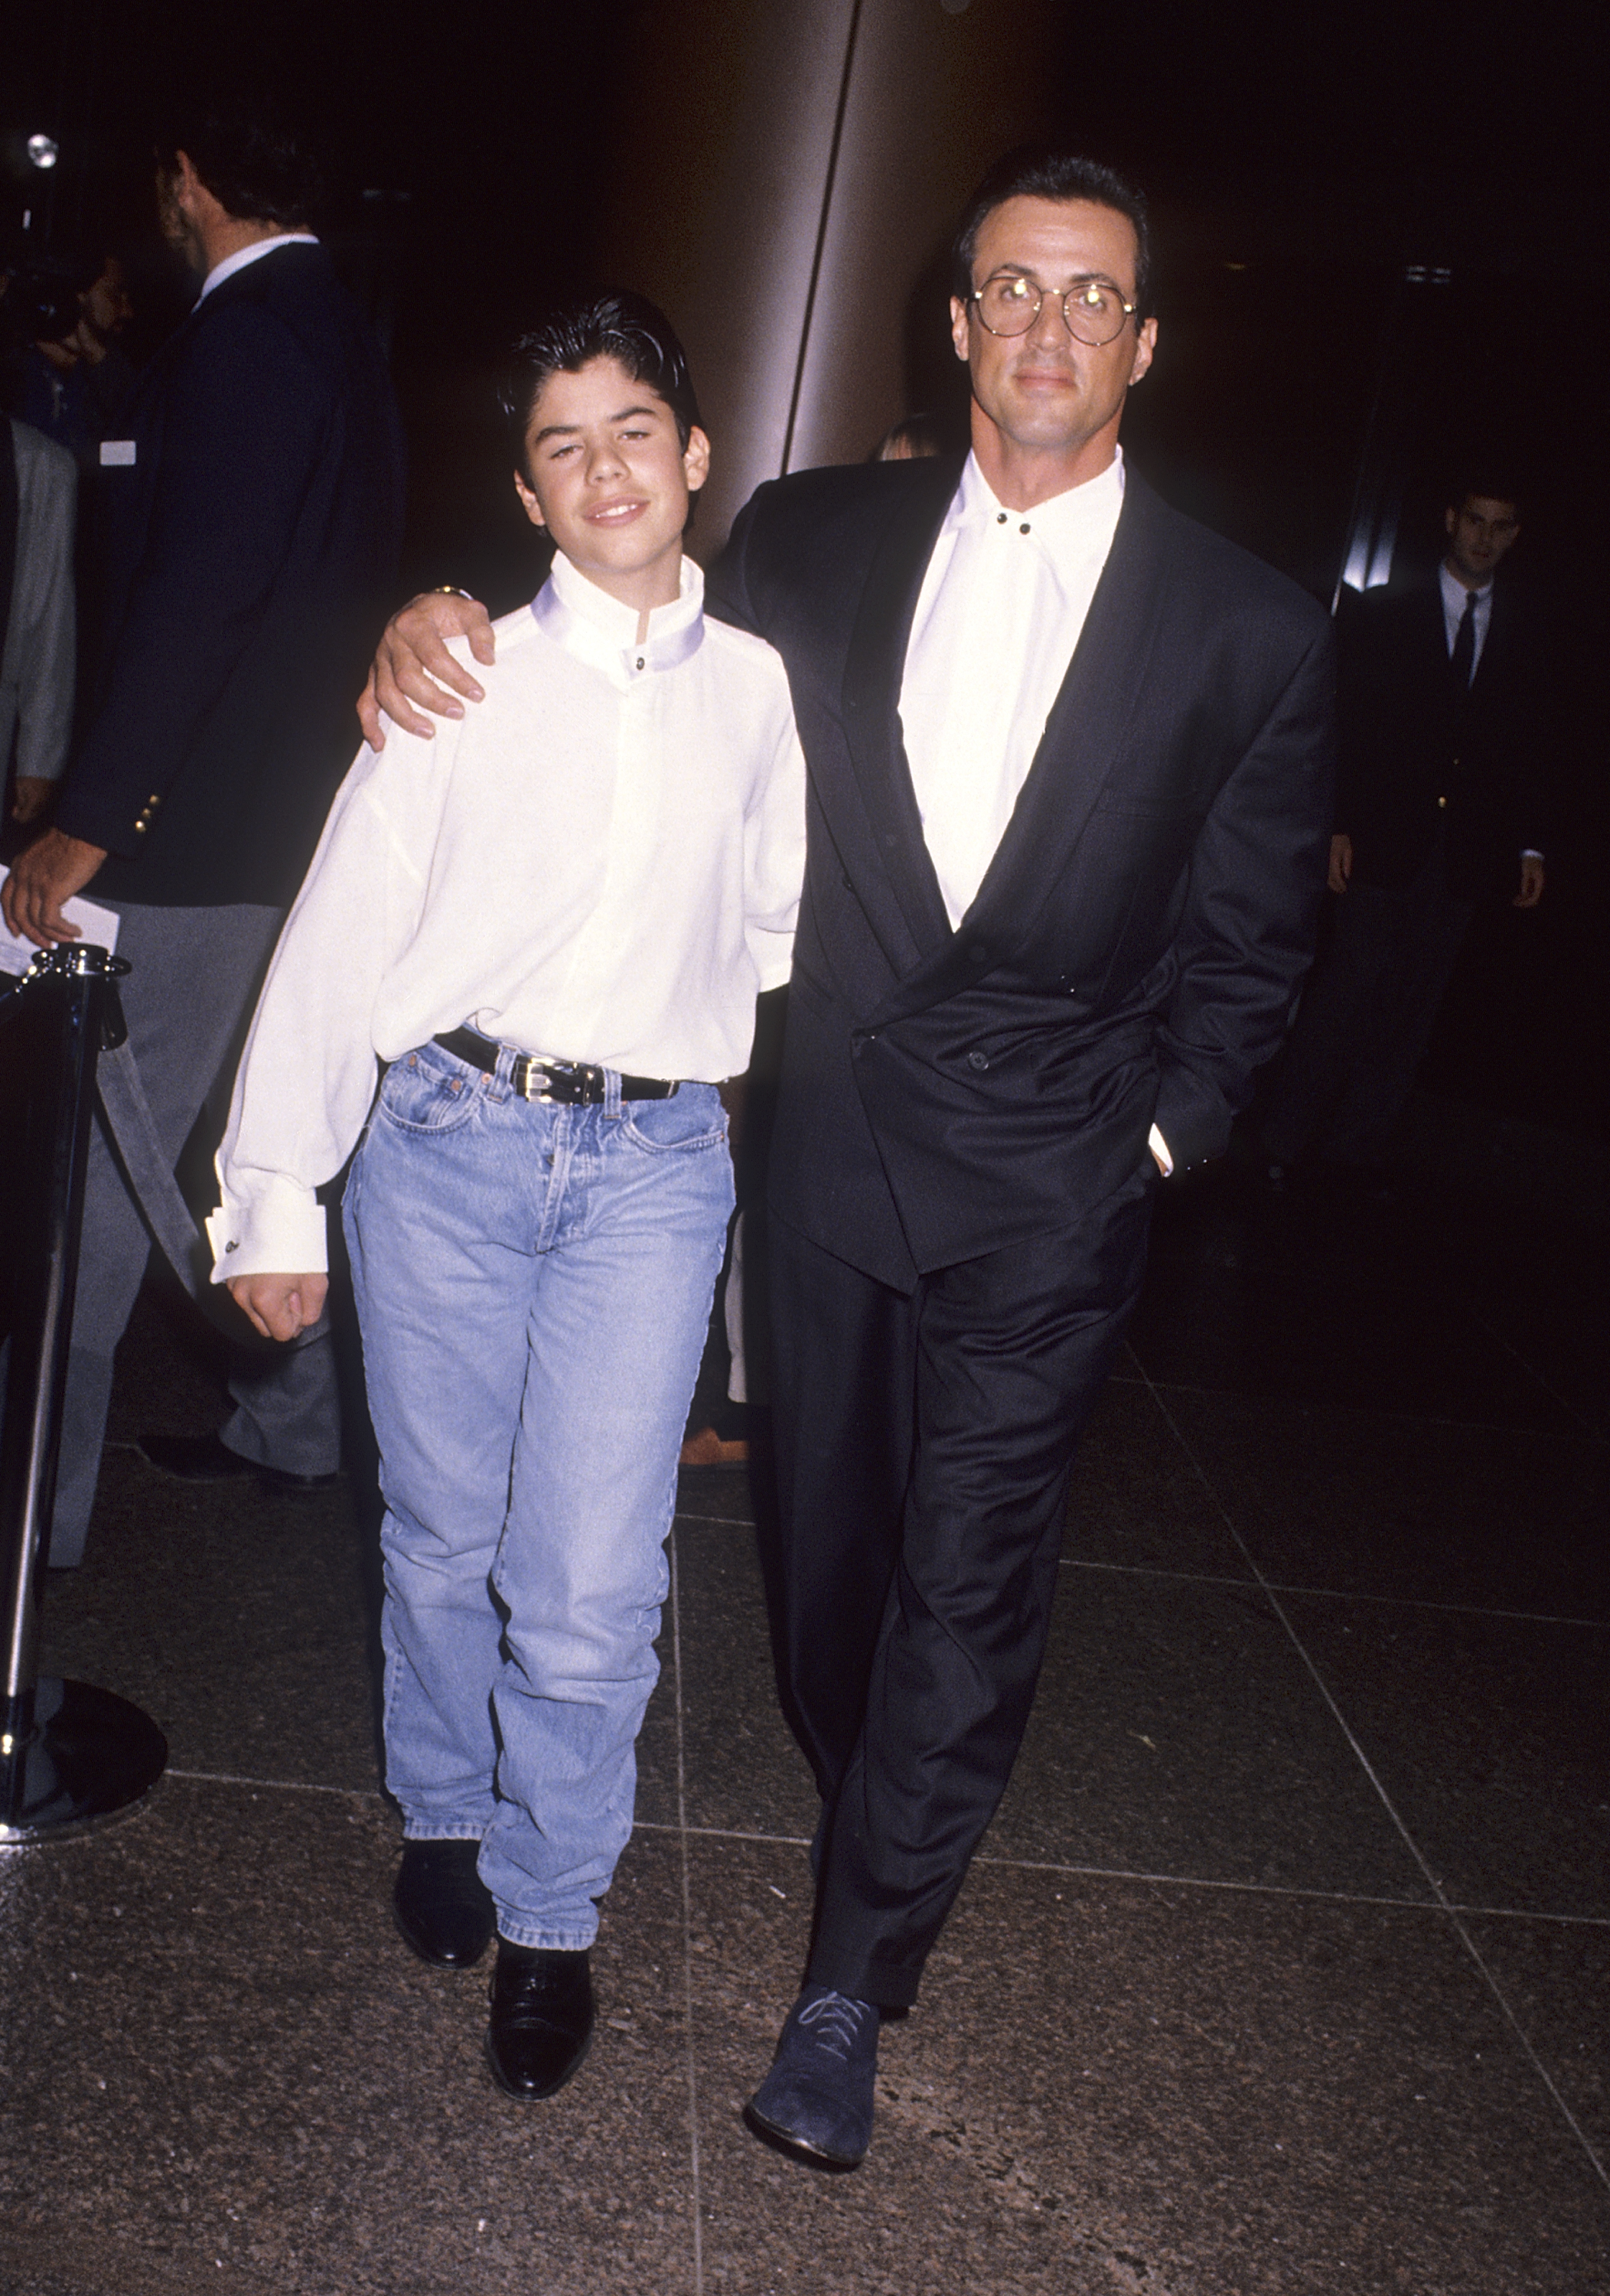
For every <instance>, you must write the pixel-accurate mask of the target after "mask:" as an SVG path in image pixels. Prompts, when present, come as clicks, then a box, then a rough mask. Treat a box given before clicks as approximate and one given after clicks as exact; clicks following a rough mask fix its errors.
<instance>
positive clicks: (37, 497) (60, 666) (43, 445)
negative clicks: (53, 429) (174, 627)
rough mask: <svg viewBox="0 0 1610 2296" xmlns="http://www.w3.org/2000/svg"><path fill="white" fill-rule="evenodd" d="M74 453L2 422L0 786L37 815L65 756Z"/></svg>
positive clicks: (21, 810) (71, 657)
mask: <svg viewBox="0 0 1610 2296" xmlns="http://www.w3.org/2000/svg"><path fill="white" fill-rule="evenodd" d="M77 498H78V468H77V465H76V464H75V463H74V462H73V458H72V456H71V455H69V453H68V452H67V450H66V448H65V447H58V446H56V445H55V444H53V441H52V440H50V439H45V438H42V437H41V436H40V434H39V432H38V431H37V430H31V429H30V428H29V425H28V424H27V423H26V422H17V421H16V420H14V419H12V420H11V421H9V422H4V423H3V424H0V786H4V785H5V782H6V775H7V772H8V770H9V771H11V772H12V773H13V774H14V780H13V782H12V784H11V786H12V791H13V795H12V819H13V820H14V821H16V822H18V823H19V824H27V823H31V822H35V821H37V820H38V819H39V818H40V817H41V816H42V815H43V814H44V812H45V808H46V807H47V805H48V804H49V802H50V799H51V794H52V791H53V789H54V787H55V784H56V783H57V782H58V780H59V779H60V778H61V770H62V767H64V766H65V765H66V763H67V745H68V740H69V736H70V734H71V732H72V722H73V678H74V663H75V660H76V652H77V628H76V619H75V611H74V603H73V525H74V519H75V515H76V504H77Z"/></svg>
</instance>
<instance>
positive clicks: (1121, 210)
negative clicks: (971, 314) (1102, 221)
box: [951, 143, 1152, 326]
mask: <svg viewBox="0 0 1610 2296" xmlns="http://www.w3.org/2000/svg"><path fill="white" fill-rule="evenodd" d="M1008 200H1090V201H1092V202H1093V203H1094V204H1095V205H1096V206H1097V207H1100V208H1112V209H1116V212H1117V213H1118V214H1119V215H1121V216H1127V217H1128V218H1129V220H1130V222H1131V223H1132V225H1134V227H1135V324H1136V325H1137V326H1139V325H1140V322H1141V320H1142V319H1148V318H1149V317H1150V316H1151V289H1152V277H1151V270H1152V265H1151V234H1150V232H1149V230H1148V225H1147V219H1146V201H1145V198H1144V196H1143V195H1142V194H1141V193H1140V192H1138V191H1136V189H1135V188H1134V186H1133V184H1126V183H1125V182H1124V178H1123V176H1120V175H1119V174H1118V173H1117V172H1116V169H1114V168H1108V167H1105V166H1104V165H1103V164H1102V162H1101V161H1100V160H1085V159H1082V158H1081V157H1080V155H1079V154H1078V153H1077V152H1064V151H1061V150H1059V149H1058V146H1057V145H1056V144H1054V143H1020V144H1019V145H1018V146H1017V150H1016V151H1015V152H1008V153H1007V154H1006V156H1005V158H1004V159H1001V160H996V162H995V164H994V166H993V168H991V169H990V171H989V173H988V175H987V176H985V179H984V181H983V182H982V183H981V184H979V186H978V188H977V191H976V192H975V193H973V196H972V198H971V199H970V200H969V201H968V203H967V206H966V207H965V208H964V209H962V211H961V220H960V223H959V224H958V225H957V226H956V237H955V242H954V244H953V247H952V265H951V291H952V294H953V295H955V296H956V297H958V298H959V299H960V301H962V302H964V303H965V302H966V301H967V299H968V296H969V295H970V294H971V293H972V291H973V258H974V257H975V256H976V255H977V252H978V234H979V233H980V232H981V231H982V230H983V228H984V223H985V217H986V216H989V215H991V214H993V211H994V210H995V209H996V208H998V207H1001V206H1004V204H1005V202H1006V201H1008Z"/></svg>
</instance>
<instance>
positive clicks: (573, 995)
mask: <svg viewBox="0 0 1610 2296" xmlns="http://www.w3.org/2000/svg"><path fill="white" fill-rule="evenodd" d="M703 600H704V579H703V577H702V575H701V574H700V572H699V569H698V567H697V566H696V565H694V564H693V563H692V562H691V561H690V560H687V559H684V560H683V562H682V594H681V596H680V597H679V598H678V599H677V601H676V603H674V604H673V605H668V606H661V607H658V608H657V609H656V610H655V611H654V612H653V613H652V614H651V615H650V618H649V628H648V634H647V635H646V637H645V638H644V639H643V640H642V643H641V644H640V643H639V642H638V640H637V627H638V615H637V611H636V610H635V609H634V608H631V607H626V606H623V605H621V604H619V603H617V601H616V600H615V599H613V598H611V597H609V595H608V594H607V593H605V592H604V591H602V590H600V589H599V588H597V587H596V586H595V585H593V583H591V582H589V581H587V580H586V579H585V578H584V576H582V575H580V574H578V573H577V572H576V570H575V569H574V568H573V567H572V566H571V565H570V564H569V563H568V561H567V560H565V559H563V558H559V559H556V560H555V562H554V568H553V573H552V577H551V578H550V579H549V581H548V582H547V583H546V584H545V585H544V586H543V589H542V590H541V591H540V592H539V594H538V595H537V597H536V599H535V602H534V603H533V604H532V605H530V606H528V607H523V608H521V610H520V611H519V612H518V613H514V614H510V615H506V616H505V617H504V618H503V620H501V621H500V622H499V623H498V624H497V626H496V628H497V660H496V662H495V664H494V666H493V667H492V668H487V669H483V668H479V667H477V668H476V675H477V676H478V678H479V679H480V681H481V683H482V685H484V687H485V689H486V700H485V701H484V702H481V703H479V704H472V705H470V707H469V708H468V709H466V711H465V714H464V716H463V717H462V719H459V720H443V721H442V722H441V724H440V726H439V728H438V731H437V734H436V736H435V738H434V740H422V739H421V738H419V737H418V736H415V735H413V734H406V733H404V732H403V731H402V730H401V729H400V728H399V727H395V726H388V733H387V742H386V747H385V749H384V750H380V751H379V752H376V751H374V750H370V749H368V748H364V750H360V751H359V753H358V757H357V760H356V764H355V765H354V766H353V767H352V769H351V771H350V772H349V773H348V775H347V778H346V780H345V781H344V782H343V783H342V785H341V787H340V789H339V791H338V792H337V795H336V799H335V803H334V805H333V807H332V808H331V814H330V818H329V821H328V823H327V824H326V825H325V829H324V833H323V837H322V839H321V840H320V842H319V848H318V851H317V852H316V854H315V857H314V860H313V865H312V867H311V868H310V869H309V871H308V873H307V878H306V883H305V884H304V885H303V887H302V890H301V892H300V893H299V895H298V898H297V901H296V905H295V906H294V907H293V908H292V910H291V912H290V917H289V918H288V919H287V921H286V925H285V930H284V931H283V933H282V935H281V938H280V942H279V946H278V947H277V948H276V950H275V952H274V960H273V963H272V964H271V965H270V966H269V970H268V976H267V979H266V982H265V984H264V988H263V994H262V996H261V998H260V1000H259V1002H258V1005H257V1013H256V1016H255V1018H254V1020H253V1021H252V1026H251V1033H250V1035H249V1037H248V1040H247V1046H246V1052H245V1056H244V1058H243V1059H242V1062H241V1070H240V1074H239V1076H238V1077H237V1078H236V1080H235V1089H234V1099H233V1105H232V1107H231V1110H230V1118H229V1126H228V1129H227V1131H226V1132H225V1137H224V1142H223V1145H222V1147H221V1148H220V1150H219V1152H218V1177H219V1181H220V1185H221V1187H222V1191H223V1201H222V1203H221V1205H220V1207H219V1209H218V1210H217V1211H216V1212H215V1213H214V1214H213V1216H212V1218H211V1219H210V1220H209V1221H208V1235H209V1237H210V1239H211V1242H212V1244H213V1249H214V1252H215V1254H216V1266H215V1268H214V1281H215V1282H221V1281H223V1280H224V1279H225V1277H227V1276H231V1275H253V1274H268V1273H276V1274H300V1273H303V1272H316V1271H317V1270H319V1269H321V1268H323V1267H324V1266H325V1264H326V1262H325V1234H324V1217H323V1211H322V1210H321V1209H320V1207H319V1206H318V1204H317V1202H316V1201H315V1194H314V1191H315V1188H317V1187H318V1186H319V1185H322V1184H323V1182H324V1181H326V1180H329V1179H331V1178H332V1177H334V1175H335V1174H336V1173H337V1172H339V1169H340V1168H341V1166H342V1165H343V1164H344V1163H345V1162H346V1160H347V1157H348V1156H349V1155H350V1154H351V1152H352V1150H353V1148H354V1147H355V1146H356V1142H357V1139H358V1136H359V1134H360V1132H361V1131H362V1129H363V1126H364V1119H365V1118H366V1117H367V1115H368V1113H369V1109H370V1105H371V1103H372V1100H373V1097H374V1088H375V1078H376V1066H375V1064H376V1061H377V1059H378V1060H380V1061H393V1060H396V1058H397V1057H398V1056H399V1054H403V1053H405V1052H407V1051H408V1050H410V1048H411V1047H413V1046H416V1045H421V1044H423V1043H424V1042H426V1040H427V1039H428V1038H429V1037H433V1036H437V1035H438V1034H441V1033H443V1032H444V1031H446V1030H449V1029H456V1028H459V1027H461V1026H462V1025H463V1024H464V1023H465V1022H468V1023H469V1025H470V1027H471V1028H473V1029H478V1030H479V1032H480V1033H481V1034H482V1035H483V1036H486V1037H492V1038H494V1039H496V1040H498V1041H500V1042H502V1043H504V1044H510V1045H513V1046H517V1047H518V1048H519V1050H520V1051H522V1052H527V1053H537V1054H543V1055H545V1056H547V1057H548V1058H551V1059H556V1060H566V1061H588V1062H595V1063H597V1064H598V1065H599V1066H600V1067H603V1068H610V1069H617V1070H622V1071H624V1072H625V1073H628V1074H632V1075H637V1076H651V1077H675V1078H699V1079H702V1080H704V1081H706V1082H711V1083H714V1082H716V1081H718V1080H719V1079H721V1078H723V1077H728V1076H732V1075H736V1074H737V1073H739V1072H740V1070H742V1069H743V1068H744V1067H745V1066H746V1065H747V1064H748V1056H749V1046H750V1039H751V1037H752V1034H753V1028H754V1016H755V998H756V994H757V993H758V992H759V991H760V990H763V989H767V988H779V987H780V986H781V984H782V982H783V981H784V980H787V978H788V972H789V959H790V955H791V952H792V947H793V934H794V922H795V917H796V914H797V909H798V904H799V890H800V882H801V878H802V875H803V872H804V865H805V761H804V758H803V756H802V755H801V752H800V748H799V742H798V738H797V734H796V733H795V730H794V718H793V711H792V708H791V705H790V702H789V689H788V679H787V676H786V673H785V672H784V669H783V667H782V663H781V661H780V658H779V657H778V655H777V654H776V653H775V652H773V651H772V648H771V647H770V646H768V645H766V644H764V642H763V641H762V640H760V639H758V638H756V637H752V636H750V635H748V634H747V633H745V632H743V631H740V630H734V629H729V628H728V627H726V626H725V625H724V624H723V623H720V622H715V621H707V619H705V616H704V611H703ZM463 658H464V659H466V660H468V656H467V654H466V655H464V657H463Z"/></svg>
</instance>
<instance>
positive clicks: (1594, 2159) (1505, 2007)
mask: <svg viewBox="0 0 1610 2296" xmlns="http://www.w3.org/2000/svg"><path fill="white" fill-rule="evenodd" d="M1450 1911H1451V1913H1452V1908H1450ZM1452 1920H1453V1927H1454V1930H1455V1932H1456V1934H1457V1935H1458V1937H1459V1942H1460V1943H1461V1944H1462V1945H1463V1947H1464V1948H1465V1951H1466V1952H1467V1954H1468V1955H1469V1956H1470V1958H1471V1960H1472V1961H1473V1962H1474V1963H1475V1966H1476V1968H1477V1970H1478V1971H1479V1972H1480V1973H1481V1975H1482V1978H1483V1980H1484V1982H1485V1984H1486V1987H1487V1989H1488V1991H1489V1992H1490V1993H1491V1996H1492V1997H1493V1999H1494V2001H1496V2002H1497V2004H1498V2007H1499V2013H1500V2016H1501V2017H1502V2018H1503V2020H1504V2022H1505V2023H1506V2024H1507V2025H1508V2028H1509V2030H1510V2031H1511V2032H1512V2033H1513V2034H1514V2036H1515V2038H1516V2041H1517V2042H1518V2043H1519V2045H1520V2047H1521V2049H1522V2051H1523V2053H1524V2055H1525V2056H1526V2058H1527V2059H1528V2061H1529V2062H1530V2063H1531V2066H1532V2071H1533V2072H1534V2073H1535V2074H1536V2075H1537V2077H1538V2079H1539V2080H1540V2081H1541V2083H1542V2085H1543V2087H1545V2088H1546V2089H1547V2090H1548V2092H1549V2095H1550V2096H1551V2097H1552V2098H1553V2099H1554V2102H1555V2103H1556V2104H1557V2106H1558V2108H1559V2111H1560V2113H1561V2115H1562V2116H1563V2118H1564V2120H1565V2125H1566V2127H1567V2128H1569V2129H1570V2131H1571V2133H1572V2135H1573V2136H1574V2137H1575V2139H1576V2141H1577V2143H1578V2144H1580V2145H1581V2148H1582V2151H1583V2152H1584V2153H1586V2154H1587V2156H1588V2159H1589V2161H1590V2163H1591V2164H1592V2167H1593V2169H1594V2171H1595V2173H1596V2174H1597V2176H1598V2180H1599V2182H1600V2184H1601V2185H1604V2186H1605V2189H1606V2192H1610V2162H1607V2161H1606V2160H1605V2158H1604V2156H1603V2155H1602V2154H1601V2153H1599V2152H1598V2148H1597V2147H1596V2146H1595V2144H1594V2143H1593V2141H1592V2139H1591V2138H1590V2136H1589V2135H1588V2132H1587V2130H1586V2129H1585V2128H1583V2127H1582V2125H1581V2121H1580V2120H1578V2119H1577V2117H1576V2115H1575V2113H1574V2112H1572V2110H1571V2107H1570V2106H1569V2105H1568V2104H1567V2103H1566V2102H1565V2096H1564V2095H1563V2094H1562V2093H1561V2091H1560V2089H1559V2087H1558V2086H1557V2083H1556V2081H1555V2079H1554V2076H1553V2075H1552V2074H1551V2073H1550V2071H1549V2068H1548V2066H1547V2065H1546V2064H1545V2063H1544V2062H1543V2061H1542V2059H1541V2057H1540V2056H1539V2054H1538V2053H1537V2051H1536V2049H1535V2048H1533V2046H1532V2038H1531V2036H1530V2035H1529V2034H1528V2033H1527V2031H1526V2030H1525V2028H1524V2025H1523V2024H1522V2023H1521V2021H1520V2019H1519V2018H1518V2017H1517V2016H1516V2013H1515V2011H1514V2010H1513V2009H1512V2008H1511V2007H1510V2005H1509V1999H1508V1995H1507V1994H1506V1993H1505V1991H1504V1989H1503V1987H1502V1986H1501V1985H1500V1983H1499V1981H1498V1979H1497V1978H1496V1977H1495V1976H1494V1975H1493V1973H1492V1972H1491V1969H1489V1968H1488V1966H1487V1964H1486V1962H1485V1960H1484V1959H1483V1956H1482V1953H1481V1950H1480V1948H1478V1946H1477V1944H1476V1942H1475V1939H1474V1938H1473V1937H1472V1936H1471V1934H1470V1931H1468V1930H1467V1928H1466V1926H1465V1923H1464V1922H1463V1921H1462V1920H1461V1919H1460V1917H1459V1915H1458V1914H1457V1913H1452Z"/></svg>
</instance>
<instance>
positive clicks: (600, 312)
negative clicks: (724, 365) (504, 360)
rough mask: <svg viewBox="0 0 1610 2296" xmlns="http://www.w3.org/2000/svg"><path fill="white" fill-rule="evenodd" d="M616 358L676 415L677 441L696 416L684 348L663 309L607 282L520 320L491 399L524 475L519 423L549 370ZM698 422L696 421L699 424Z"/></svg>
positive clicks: (527, 416) (571, 370)
mask: <svg viewBox="0 0 1610 2296" xmlns="http://www.w3.org/2000/svg"><path fill="white" fill-rule="evenodd" d="M598 358H612V359H618V360H619V362H620V364H621V365H622V366H624V367H625V370H626V373H628V374H629V375H630V376H631V377H632V379H633V381H634V382H642V383H646V384H647V385H648V387H649V389H650V390H651V391H653V392H654V394H655V396H656V397H657V398H663V399H664V400H665V402H666V406H668V407H669V408H670V410H671V412H672V414H674V416H675V418H676V431H677V436H678V437H679V438H680V439H681V440H682V445H683V447H686V446H687V443H688V436H689V433H690V432H691V430H692V429H693V427H694V425H695V424H696V423H699V401H698V399H697V398H695V397H694V396H693V380H692V377H691V375H690V374H689V373H688V357H687V353H686V352H685V351H684V350H683V349H682V344H681V343H680V342H679V340H677V334H676V330H675V328H674V326H673V325H672V324H671V322H670V320H669V319H667V318H666V315H665V313H664V312H663V311H661V310H658V309H657V308H656V307H655V306H654V305H653V304H652V303H650V300H649V299H648V297H647V296H646V295H634V294H633V292H632V291H631V290H630V288H625V287H612V288H609V289H606V290H605V291H603V292H601V293H599V294H594V295H590V296H588V297H586V298H585V299H582V300H579V301H576V302H573V303H556V304H554V305H553V306H552V308H551V309H549V310H547V311H544V312H543V314H542V316H540V318H538V320H537V321H536V323H535V325H534V326H530V327H527V329H526V331H525V332H524V333H523V334H522V335H521V336H520V338H519V341H518V342H517V343H516V344H515V345H514V348H513V349H512V350H511V352H510V354H509V360H508V365H507V366H506V368H505V371H504V373H503V379H502V381H501V382H500V383H499V385H498V403H499V405H500V406H502V408H503V416H504V420H505V421H506V422H507V424H508V427H509V439H510V444H511V447H513V449H514V466H515V468H516V470H518V471H520V472H521V474H522V475H523V476H525V477H527V478H528V477H529V476H530V472H529V471H527V467H526V429H527V424H528V423H529V422H530V420H531V410H532V408H533V407H534V406H535V405H536V402H537V400H538V399H539V398H541V397H542V394H543V386H544V384H545V383H546V382H547V381H548V379H549V377H550V376H551V375H555V374H579V373H581V370H582V369H583V367H584V366H590V365H592V363H593V360H594V359H598ZM703 427H704V426H703V424H702V423H699V428H700V429H702V428H703Z"/></svg>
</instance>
